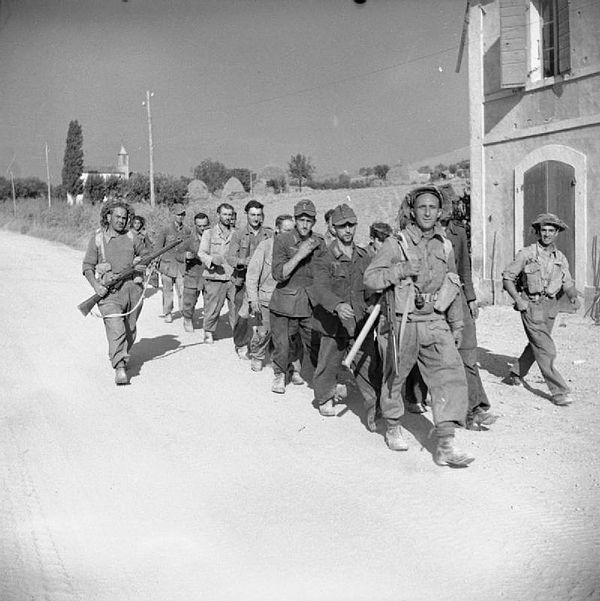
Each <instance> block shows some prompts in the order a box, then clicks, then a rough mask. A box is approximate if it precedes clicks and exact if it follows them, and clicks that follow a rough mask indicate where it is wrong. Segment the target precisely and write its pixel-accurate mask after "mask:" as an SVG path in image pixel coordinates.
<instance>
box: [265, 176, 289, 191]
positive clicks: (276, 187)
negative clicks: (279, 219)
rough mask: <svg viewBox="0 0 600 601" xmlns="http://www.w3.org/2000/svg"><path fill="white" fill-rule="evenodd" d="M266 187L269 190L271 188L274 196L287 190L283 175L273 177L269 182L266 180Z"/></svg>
mask: <svg viewBox="0 0 600 601" xmlns="http://www.w3.org/2000/svg"><path fill="white" fill-rule="evenodd" d="M267 186H268V187H269V188H273V192H275V194H280V193H281V192H285V191H286V188H287V182H286V181H285V175H281V176H279V177H274V178H272V179H270V180H267Z"/></svg>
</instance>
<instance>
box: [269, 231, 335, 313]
mask: <svg viewBox="0 0 600 601" xmlns="http://www.w3.org/2000/svg"><path fill="white" fill-rule="evenodd" d="M311 235H312V236H313V237H315V238H316V239H317V240H318V241H319V246H318V247H317V248H316V249H315V250H314V251H313V252H312V253H311V254H310V255H308V257H305V258H304V259H302V261H300V263H299V264H298V265H297V267H296V269H294V271H293V272H292V274H291V275H290V277H289V278H287V279H285V278H284V277H283V266H284V265H285V264H286V263H287V262H288V261H289V260H290V259H291V258H292V257H293V256H294V255H295V254H296V253H297V252H298V247H299V246H300V244H301V242H302V240H301V239H300V236H299V235H298V232H297V230H296V229H293V230H292V231H290V232H284V233H283V234H279V236H277V237H276V238H275V239H274V242H273V269H272V274H273V279H274V280H275V281H276V282H277V284H276V286H275V290H273V295H272V296H271V302H270V303H269V308H270V309H271V311H273V312H274V313H278V314H279V315H286V316H288V317H310V315H311V314H312V309H311V306H310V301H309V297H308V292H307V288H310V287H311V286H312V283H313V270H312V266H313V262H314V260H315V258H316V257H317V256H318V255H320V254H322V253H323V252H324V251H325V250H326V246H325V241H324V240H323V237H322V236H320V235H319V234H316V233H314V232H313V233H312V234H311Z"/></svg>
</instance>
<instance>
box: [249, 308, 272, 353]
mask: <svg viewBox="0 0 600 601" xmlns="http://www.w3.org/2000/svg"><path fill="white" fill-rule="evenodd" d="M260 312H261V318H262V323H261V324H260V325H259V326H257V327H256V328H255V329H254V331H253V333H252V339H251V340H250V357H252V359H258V360H260V361H264V360H265V359H266V357H267V351H268V350H269V346H270V345H271V312H270V311H269V307H265V306H264V305H261V307H260Z"/></svg>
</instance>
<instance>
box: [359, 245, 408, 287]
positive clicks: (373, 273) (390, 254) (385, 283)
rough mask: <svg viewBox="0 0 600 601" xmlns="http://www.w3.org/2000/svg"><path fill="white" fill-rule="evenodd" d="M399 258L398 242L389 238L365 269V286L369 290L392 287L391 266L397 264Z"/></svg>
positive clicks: (392, 275)
mask: <svg viewBox="0 0 600 601" xmlns="http://www.w3.org/2000/svg"><path fill="white" fill-rule="evenodd" d="M400 258H401V255H400V251H399V245H398V242H397V241H396V240H395V239H393V238H392V237H391V236H390V237H389V238H386V239H385V241H384V243H383V245H382V246H381V248H380V249H379V251H378V252H377V254H376V255H375V256H374V257H373V259H372V260H371V262H370V263H369V266H368V267H367V268H366V269H365V275H364V283H365V286H366V287H367V288H368V289H370V290H385V289H386V288H389V287H390V286H393V285H394V284H395V283H396V279H395V277H394V275H395V274H394V269H393V264H394V263H398V262H399V261H400Z"/></svg>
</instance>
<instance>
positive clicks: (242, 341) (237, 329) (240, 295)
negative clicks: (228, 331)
mask: <svg viewBox="0 0 600 601" xmlns="http://www.w3.org/2000/svg"><path fill="white" fill-rule="evenodd" d="M245 302H246V303H247V302H248V297H247V296H246V285H245V284H242V285H241V286H235V293H234V299H233V310H234V323H233V327H232V330H233V344H234V345H235V348H242V347H244V346H247V345H248V344H249V343H250V338H251V337H252V330H251V329H250V325H249V320H248V311H247V310H244V311H242V314H241V315H240V311H241V310H242V305H243V304H244V303H245Z"/></svg>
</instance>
